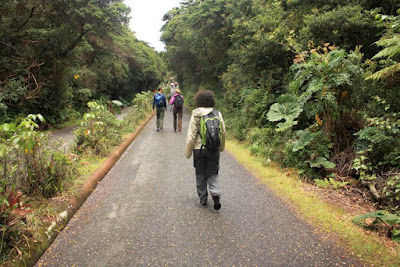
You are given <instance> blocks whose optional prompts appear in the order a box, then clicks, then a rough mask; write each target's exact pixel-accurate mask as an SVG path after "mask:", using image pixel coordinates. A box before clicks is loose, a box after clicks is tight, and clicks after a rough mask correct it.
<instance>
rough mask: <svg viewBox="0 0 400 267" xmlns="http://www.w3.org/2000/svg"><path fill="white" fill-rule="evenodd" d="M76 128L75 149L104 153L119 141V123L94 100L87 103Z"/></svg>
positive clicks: (105, 108) (79, 151)
mask: <svg viewBox="0 0 400 267" xmlns="http://www.w3.org/2000/svg"><path fill="white" fill-rule="evenodd" d="M88 107H89V112H87V113H85V114H84V115H83V118H82V122H81V123H80V125H79V127H78V129H76V130H75V132H74V133H75V142H76V151H77V152H78V153H82V152H91V153H93V154H96V155H106V154H107V153H108V152H109V149H110V148H111V147H112V146H113V145H116V144H118V143H119V142H120V140H121V134H120V132H119V129H120V123H119V121H118V120H117V119H116V118H115V116H114V115H113V114H112V113H111V112H110V111H108V109H107V107H106V106H105V105H101V104H99V103H98V102H96V101H92V102H89V103H88Z"/></svg>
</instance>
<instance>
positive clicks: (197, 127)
mask: <svg viewBox="0 0 400 267" xmlns="http://www.w3.org/2000/svg"><path fill="white" fill-rule="evenodd" d="M195 104H196V107H197V108H196V109H195V110H193V112H192V117H191V118H190V122H189V129H188V132H187V136H186V146H185V156H186V158H190V156H191V155H192V152H193V162H194V167H195V169H196V182H197V194H198V195H199V198H200V204H202V205H203V206H206V205H207V199H208V191H207V184H208V188H209V191H210V194H211V197H212V199H213V200H214V209H216V210H219V209H220V208H221V203H220V197H221V190H220V185H219V176H218V171H219V154H220V152H222V151H224V149H225V134H226V130H225V123H224V120H223V118H222V115H221V113H220V112H219V111H218V110H214V106H215V97H214V92H213V91H211V90H201V91H198V92H197V93H196V96H195Z"/></svg>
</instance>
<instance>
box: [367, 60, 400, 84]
mask: <svg viewBox="0 0 400 267" xmlns="http://www.w3.org/2000/svg"><path fill="white" fill-rule="evenodd" d="M398 71H400V63H396V64H394V65H392V66H389V67H387V68H384V69H381V70H380V71H377V72H375V73H374V74H372V75H370V76H368V77H367V78H366V79H367V80H380V79H382V78H385V77H386V76H388V75H390V74H394V73H395V72H398Z"/></svg>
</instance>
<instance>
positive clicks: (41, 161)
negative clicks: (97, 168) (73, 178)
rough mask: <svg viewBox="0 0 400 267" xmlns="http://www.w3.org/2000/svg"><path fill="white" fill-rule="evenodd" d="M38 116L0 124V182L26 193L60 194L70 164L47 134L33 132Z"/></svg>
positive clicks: (68, 174)
mask: <svg viewBox="0 0 400 267" xmlns="http://www.w3.org/2000/svg"><path fill="white" fill-rule="evenodd" d="M36 120H40V121H44V118H43V117H42V116H41V115H29V116H27V117H26V118H23V119H19V120H18V121H17V122H15V123H8V124H3V125H0V139H1V144H0V179H3V180H6V181H8V182H9V183H10V184H14V185H15V187H16V188H17V189H18V190H20V191H22V192H24V193H26V194H28V195H32V194H34V193H41V194H42V195H43V196H44V197H51V196H53V195H54V194H55V193H57V192H59V191H62V190H63V188H64V183H65V181H66V180H67V178H68V177H69V176H70V173H71V172H72V171H73V167H72V163H71V162H70V161H69V160H68V159H67V156H66V155H65V154H64V153H63V152H62V151H61V150H60V147H61V146H60V145H59V143H57V142H50V140H49V138H48V135H47V134H44V133H41V132H38V131H35V129H37V128H38V127H39V126H38V124H36V122H35V121H36Z"/></svg>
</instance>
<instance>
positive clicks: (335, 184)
mask: <svg viewBox="0 0 400 267" xmlns="http://www.w3.org/2000/svg"><path fill="white" fill-rule="evenodd" d="M314 182H315V184H316V185H317V186H319V187H322V188H331V187H332V188H333V189H335V190H338V189H340V188H342V187H345V186H346V185H347V184H348V182H340V181H336V180H335V179H334V178H331V177H329V178H324V179H315V180H314Z"/></svg>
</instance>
